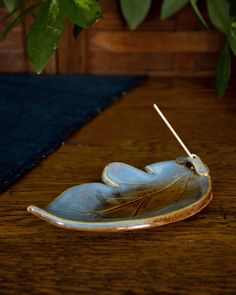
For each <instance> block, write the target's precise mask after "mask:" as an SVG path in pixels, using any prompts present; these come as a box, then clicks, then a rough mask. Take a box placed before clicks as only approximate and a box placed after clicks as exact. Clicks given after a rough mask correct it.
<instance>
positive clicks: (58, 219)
mask: <svg viewBox="0 0 236 295" xmlns="http://www.w3.org/2000/svg"><path fill="white" fill-rule="evenodd" d="M145 171H146V172H144V171H142V170H139V169H136V168H134V167H132V166H129V165H127V164H123V163H111V164H109V165H107V166H106V167H105V169H104V171H103V175H102V180H103V182H104V184H102V183H90V184H82V185H78V186H75V187H72V188H70V189H68V190H67V191H65V192H64V193H62V194H61V195H60V196H59V197H58V198H56V199H55V200H54V201H53V202H52V203H51V204H50V205H49V206H48V207H47V208H45V209H40V208H38V207H36V206H33V205H32V206H29V207H28V211H29V212H31V213H33V214H34V215H36V216H38V217H39V218H41V219H43V220H45V221H47V222H49V223H51V224H53V225H56V226H59V227H63V228H67V229H74V230H86V231H119V230H134V229H140V228H146V227H152V226H160V225H164V224H167V223H171V222H175V221H178V220H181V219H185V218H187V217H189V216H192V215H194V214H195V213H197V212H199V211H200V210H201V209H203V208H204V207H205V206H206V205H207V204H208V203H209V202H210V200H211V198H212V193H211V178H210V175H209V170H208V168H207V166H206V165H205V164H203V162H202V161H201V159H200V158H199V157H198V156H196V155H195V156H194V157H193V158H190V157H180V158H177V159H176V160H175V161H165V162H159V163H155V164H152V165H149V166H147V167H146V168H145Z"/></svg>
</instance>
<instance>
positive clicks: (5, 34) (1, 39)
mask: <svg viewBox="0 0 236 295" xmlns="http://www.w3.org/2000/svg"><path fill="white" fill-rule="evenodd" d="M36 6H37V4H36V5H33V6H31V7H29V8H28V9H26V10H25V11H23V12H22V13H21V14H20V15H19V16H18V17H17V18H16V19H15V20H14V21H13V22H12V23H10V24H9V25H8V26H7V28H6V30H5V31H4V32H3V33H2V34H1V35H0V42H2V41H3V40H4V39H5V38H6V37H7V36H8V34H9V33H10V32H11V31H12V30H13V29H14V28H15V27H16V26H17V25H18V24H20V23H21V22H22V21H23V20H24V18H25V17H26V16H27V15H28V14H30V13H31V12H32V11H33V9H34V8H35V7H36Z"/></svg>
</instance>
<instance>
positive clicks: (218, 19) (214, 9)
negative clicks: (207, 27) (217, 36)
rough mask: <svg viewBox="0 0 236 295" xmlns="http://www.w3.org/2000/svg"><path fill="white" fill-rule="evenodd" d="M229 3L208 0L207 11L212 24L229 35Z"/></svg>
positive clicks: (225, 0)
mask: <svg viewBox="0 0 236 295" xmlns="http://www.w3.org/2000/svg"><path fill="white" fill-rule="evenodd" d="M229 8H230V5H229V2H228V1H227V0H207V9H208V14H209V18H210V20H211V22H212V24H213V25H214V26H215V27H216V28H217V29H218V30H220V31H222V32H223V33H225V34H227V33H228V31H229V28H230V23H231V20H230V15H229Z"/></svg>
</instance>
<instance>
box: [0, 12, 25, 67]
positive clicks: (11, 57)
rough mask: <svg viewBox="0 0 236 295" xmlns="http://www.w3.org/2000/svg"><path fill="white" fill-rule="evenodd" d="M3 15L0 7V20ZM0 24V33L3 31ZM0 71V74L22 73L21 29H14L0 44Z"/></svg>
mask: <svg viewBox="0 0 236 295" xmlns="http://www.w3.org/2000/svg"><path fill="white" fill-rule="evenodd" d="M4 15H5V9H3V7H0V19H1V18H2V17H3V16H4ZM5 27H6V26H5V25H3V24H2V23H0V32H2V31H3V30H4V29H5ZM0 71H1V72H24V71H25V51H24V46H23V33H22V27H21V26H18V27H17V28H15V29H14V31H13V32H12V34H10V35H9V37H8V38H7V39H5V40H4V41H3V42H2V43H0Z"/></svg>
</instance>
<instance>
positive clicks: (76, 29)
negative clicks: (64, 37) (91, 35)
mask: <svg viewBox="0 0 236 295" xmlns="http://www.w3.org/2000/svg"><path fill="white" fill-rule="evenodd" d="M82 30H83V28H81V27H79V26H77V25H74V27H73V37H74V38H75V39H76V38H77V37H78V36H79V34H80V32H81V31H82Z"/></svg>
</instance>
